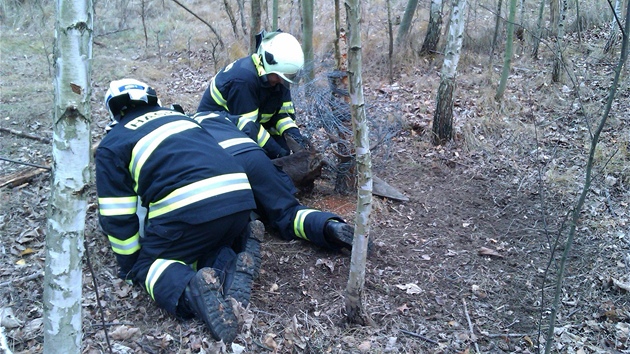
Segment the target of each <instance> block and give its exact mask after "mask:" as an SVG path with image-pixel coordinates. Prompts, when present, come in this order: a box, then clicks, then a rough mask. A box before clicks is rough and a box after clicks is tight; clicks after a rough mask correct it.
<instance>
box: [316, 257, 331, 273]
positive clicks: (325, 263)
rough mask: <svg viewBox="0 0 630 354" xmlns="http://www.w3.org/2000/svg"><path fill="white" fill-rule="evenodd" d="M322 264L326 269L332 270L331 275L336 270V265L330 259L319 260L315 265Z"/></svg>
mask: <svg viewBox="0 0 630 354" xmlns="http://www.w3.org/2000/svg"><path fill="white" fill-rule="evenodd" d="M321 264H323V265H325V266H326V267H328V269H330V272H331V273H332V272H333V271H334V270H335V264H334V263H333V261H331V260H330V259H321V258H318V259H317V261H316V262H315V265H321Z"/></svg>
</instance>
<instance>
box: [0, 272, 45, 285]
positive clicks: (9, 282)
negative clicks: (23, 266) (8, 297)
mask: <svg viewBox="0 0 630 354" xmlns="http://www.w3.org/2000/svg"><path fill="white" fill-rule="evenodd" d="M41 276H44V273H42V272H37V273H33V274H31V275H27V276H25V277H22V278H16V279H11V280H9V281H5V282H3V283H0V288H3V287H5V286H7V285H10V284H11V283H13V282H16V281H30V280H35V279H37V278H39V277H41Z"/></svg>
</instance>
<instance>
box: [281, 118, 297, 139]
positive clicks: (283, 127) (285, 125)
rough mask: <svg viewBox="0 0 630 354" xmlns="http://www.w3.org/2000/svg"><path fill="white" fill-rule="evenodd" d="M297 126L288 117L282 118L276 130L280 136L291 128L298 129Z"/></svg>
mask: <svg viewBox="0 0 630 354" xmlns="http://www.w3.org/2000/svg"><path fill="white" fill-rule="evenodd" d="M297 127H298V126H297V124H295V122H294V121H293V119H291V118H289V117H286V118H282V119H280V120H279V121H278V123H276V130H277V131H278V133H279V134H280V135H282V134H283V133H284V132H285V131H286V130H287V129H289V128H297Z"/></svg>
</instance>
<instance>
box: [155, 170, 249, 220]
mask: <svg viewBox="0 0 630 354" xmlns="http://www.w3.org/2000/svg"><path fill="white" fill-rule="evenodd" d="M246 189H251V186H250V185H249V181H248V180H247V175H246V174H244V173H229V174H225V175H220V176H215V177H211V178H206V179H203V180H201V181H197V182H195V183H191V184H189V185H186V186H184V187H181V188H178V189H176V190H174V191H173V192H171V193H170V194H169V195H167V196H166V197H164V198H162V199H161V200H158V201H157V202H155V203H151V204H150V205H149V219H151V218H155V217H157V216H160V215H164V214H166V213H168V212H171V211H173V210H177V209H179V208H183V207H185V206H187V205H190V204H193V203H195V202H198V201H200V200H203V199H208V198H212V197H215V196H218V195H221V194H226V193H230V192H234V191H238V190H246Z"/></svg>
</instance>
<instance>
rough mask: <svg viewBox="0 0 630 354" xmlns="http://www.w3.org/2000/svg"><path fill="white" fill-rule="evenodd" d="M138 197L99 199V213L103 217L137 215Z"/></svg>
mask: <svg viewBox="0 0 630 354" xmlns="http://www.w3.org/2000/svg"><path fill="white" fill-rule="evenodd" d="M137 203H138V197H137V196H130V197H110V198H98V212H99V214H101V215H103V216H117V215H131V214H135V213H136V205H137Z"/></svg>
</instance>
